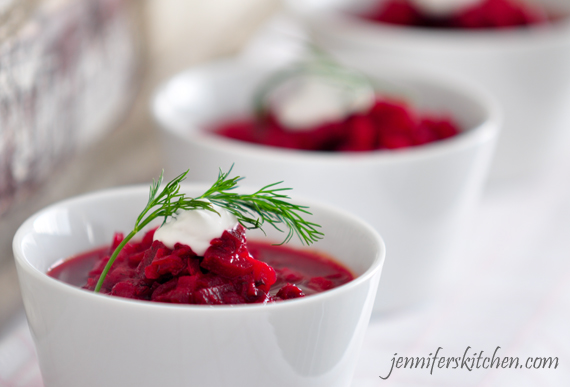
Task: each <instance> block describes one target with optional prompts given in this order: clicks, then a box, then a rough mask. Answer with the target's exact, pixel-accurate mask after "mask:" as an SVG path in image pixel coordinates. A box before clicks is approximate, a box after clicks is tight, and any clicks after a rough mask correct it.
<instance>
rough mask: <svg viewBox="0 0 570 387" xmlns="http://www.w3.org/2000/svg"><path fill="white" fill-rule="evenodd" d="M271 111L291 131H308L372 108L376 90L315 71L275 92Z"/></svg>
mask: <svg viewBox="0 0 570 387" xmlns="http://www.w3.org/2000/svg"><path fill="white" fill-rule="evenodd" d="M270 100H271V110H272V111H273V112H274V113H275V115H276V116H277V119H278V120H279V122H280V123H281V124H282V125H284V126H285V127H286V128H287V129H289V130H291V131H304V130H307V129H310V128H312V127H315V126H317V125H319V124H323V123H326V122H335V121H340V120H342V119H344V118H346V117H347V116H349V115H350V114H353V113H357V112H364V111H367V110H368V109H370V107H371V106H372V104H373V102H374V89H373V88H372V87H371V86H368V85H348V84H346V83H342V82H338V81H335V80H333V79H328V78H325V77H322V76H319V75H315V74H305V75H302V76H297V77H294V78H291V79H290V80H288V81H286V82H284V83H283V84H281V85H280V86H278V87H277V88H276V90H274V91H273V92H272V95H271V97H270Z"/></svg>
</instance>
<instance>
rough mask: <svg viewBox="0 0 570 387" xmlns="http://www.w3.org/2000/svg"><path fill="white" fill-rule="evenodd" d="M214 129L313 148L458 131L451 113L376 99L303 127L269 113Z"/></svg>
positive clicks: (382, 143) (376, 145) (426, 138)
mask: <svg viewBox="0 0 570 387" xmlns="http://www.w3.org/2000/svg"><path fill="white" fill-rule="evenodd" d="M214 132H215V133H217V134H219V135H221V136H225V137H229V138H232V139H235V140H240V141H245V142H252V143H256V144H263V145H269V146H275V147H281V148H292V149H301V150H312V151H347V152H348V151H352V152H355V151H371V150H376V149H396V148H406V147H411V146H416V145H422V144H426V143H429V142H433V141H438V140H443V139H445V138H448V137H452V136H455V135H456V134H458V133H459V127H458V125H457V124H456V123H455V122H454V121H453V120H452V119H451V118H450V117H443V118H438V117H432V116H424V117H418V116H417V115H416V114H414V113H413V112H412V110H411V109H410V108H408V106H406V105H405V104H404V103H401V102H396V101H387V100H377V101H376V102H375V103H374V105H373V107H372V108H371V109H370V110H369V111H368V112H366V113H360V114H353V115H351V116H349V117H347V118H346V119H345V120H344V121H342V122H328V123H323V124H322V125H320V126H317V127H314V128H309V129H308V130H304V131H290V130H288V129H287V128H286V127H284V126H283V125H281V124H280V123H279V121H278V120H277V119H276V117H275V116H274V115H273V114H271V113H269V114H267V116H265V117H264V118H263V119H261V120H255V119H253V118H249V119H244V120H239V121H236V120H234V121H229V122H224V123H221V124H219V125H218V126H216V127H215V128H214Z"/></svg>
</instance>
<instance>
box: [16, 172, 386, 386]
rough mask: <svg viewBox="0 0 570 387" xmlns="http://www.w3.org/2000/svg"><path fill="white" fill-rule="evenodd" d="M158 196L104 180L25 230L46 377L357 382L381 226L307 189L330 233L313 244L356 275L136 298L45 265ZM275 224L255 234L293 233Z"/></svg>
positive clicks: (105, 239)
mask: <svg viewBox="0 0 570 387" xmlns="http://www.w3.org/2000/svg"><path fill="white" fill-rule="evenodd" d="M212 176H214V177H215V176H217V175H216V174H214V175H211V176H210V180H213V179H212ZM271 181H274V180H271ZM211 182H212V181H210V184H211ZM208 187H209V185H208V186H190V185H187V186H183V188H182V191H184V192H186V193H187V194H190V195H192V196H198V195H200V194H201V193H203V192H204V190H205V189H206V188H208ZM244 192H251V191H244ZM147 201H148V186H139V187H126V188H119V189H114V190H107V191H100V192H95V193H92V194H87V195H83V196H80V197H76V198H72V199H68V200H65V201H62V202H60V203H56V204H54V205H52V206H50V207H48V208H46V209H44V210H43V211H40V212H39V213H37V214H35V215H33V216H32V217H31V218H30V219H28V220H27V221H26V222H25V223H24V224H23V225H22V226H21V227H20V229H19V230H18V232H17V233H16V236H15V237H14V244H13V247H14V256H15V259H16V266H17V269H18V277H19V279H20V285H21V289H22V297H23V300H24V306H25V308H26V315H27V317H28V323H29V326H30V330H31V332H32V336H33V339H34V343H35V345H36V350H37V353H38V359H39V364H40V368H41V372H42V377H43V381H44V385H45V387H79V386H81V387H101V386H108V387H112V386H139V387H155V386H169V387H188V386H200V387H220V386H251V387H264V386H278V387H290V386H303V387H329V386H335V387H346V386H348V385H349V384H350V380H351V378H352V374H353V372H354V367H355V365H356V361H357V360H358V352H359V351H360V347H361V345H362V340H363V338H364V333H365V330H366V327H367V326H368V321H369V319H370V313H371V311H372V306H373V302H374V297H375V295H376V289H377V285H378V280H379V278H380V272H381V270H382V264H383V262H384V256H385V249H384V244H383V242H382V240H381V238H380V236H379V235H378V233H377V232H375V231H374V230H373V229H372V228H371V227H370V226H369V225H368V224H366V223H364V222H363V221H362V220H360V219H358V218H356V217H354V216H352V215H350V214H347V213H346V212H343V211H339V210H337V209H334V208H331V207H328V206H324V205H322V204H315V203H311V202H306V201H302V200H301V201H296V202H298V203H302V204H305V205H309V206H310V207H311V209H312V211H313V212H314V216H313V217H311V221H314V222H317V223H319V224H321V225H322V230H323V232H324V233H325V235H326V238H325V239H323V240H321V241H319V242H318V244H317V245H315V246H314V248H315V249H316V250H317V251H322V252H324V253H326V254H328V255H331V256H334V257H335V258H336V259H337V260H338V261H339V262H341V263H343V264H344V265H346V266H347V267H348V268H349V269H351V270H352V272H353V273H354V274H355V277H356V278H355V279H354V280H352V281H351V282H349V283H347V284H345V285H342V286H340V287H338V288H335V289H332V290H329V291H326V292H323V293H319V294H316V295H312V296H309V297H305V298H302V299H297V300H288V301H284V302H276V303H272V304H266V305H263V304H255V305H251V304H250V305H231V306H228V305H222V306H213V307H212V306H204V305H174V304H163V303H156V302H148V301H138V300H128V299H124V298H121V297H114V296H106V295H100V294H95V293H93V292H90V291H86V290H82V289H79V288H77V287H74V286H71V285H68V284H65V283H63V282H60V281H58V280H56V279H54V278H51V277H48V276H47V275H46V271H47V270H48V269H49V268H50V267H51V266H52V265H54V264H55V263H56V262H58V261H60V260H62V259H65V258H69V257H71V256H74V255H77V254H79V253H82V252H85V251H89V250H93V249H95V248H98V247H101V246H104V245H108V244H109V243H110V241H111V240H112V238H113V234H114V233H115V232H116V231H124V232H128V231H129V230H131V229H132V227H133V225H134V221H135V219H136V217H137V216H138V214H139V213H140V211H141V210H142V209H143V208H144V206H145V205H146V203H147ZM266 232H267V237H265V236H264V234H263V233H262V232H261V231H259V230H256V231H251V232H248V235H247V237H248V239H258V240H268V241H273V242H276V243H278V242H280V241H282V240H283V234H282V233H280V232H278V231H276V230H274V229H272V228H267V230H266ZM291 243H292V244H294V245H297V246H298V247H299V245H300V243H299V242H298V240H294V241H292V242H291Z"/></svg>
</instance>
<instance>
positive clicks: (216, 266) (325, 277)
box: [48, 225, 353, 305]
mask: <svg viewBox="0 0 570 387" xmlns="http://www.w3.org/2000/svg"><path fill="white" fill-rule="evenodd" d="M153 235H154V230H152V231H149V232H148V233H146V234H145V236H144V237H143V239H142V240H141V241H140V242H130V243H128V244H127V245H126V246H125V247H124V248H123V250H122V251H121V253H120V254H119V256H118V257H117V259H116V260H115V262H114V264H113V266H112V268H111V270H110V271H109V273H108V274H107V276H106V278H105V281H104V283H103V287H102V288H101V293H105V294H111V295H114V296H119V297H125V298H133V299H138V300H148V301H155V302H167V303H177V304H209V305H216V304H244V303H266V302H272V301H279V300H288V299H292V298H298V297H304V296H305V295H310V294H313V293H318V292H322V291H325V290H328V289H331V288H334V287H337V286H340V285H342V284H344V283H347V282H349V281H350V280H352V279H353V276H352V274H351V273H350V271H348V270H347V269H345V268H344V267H343V266H341V265H339V264H337V263H335V262H333V261H332V260H329V259H326V258H324V257H321V256H319V255H317V254H315V253H309V252H304V251H298V250H294V249H290V248H287V247H283V246H271V245H267V244H263V243H251V242H250V243H249V245H250V246H251V249H249V250H248V244H246V238H245V228H244V227H242V226H241V225H238V226H237V227H236V228H235V229H233V230H231V231H225V232H224V233H223V234H222V236H221V237H220V238H216V239H213V240H212V241H211V242H210V247H209V248H208V249H207V250H206V252H205V253H204V256H203V257H199V256H197V255H196V254H195V253H194V252H193V251H192V249H191V248H190V247H188V246H186V245H183V244H180V243H177V244H176V245H175V246H174V249H169V248H168V247H166V246H165V245H164V244H163V243H162V242H160V241H154V242H153ZM122 240H123V234H121V233H117V234H115V237H114V238H113V242H112V245H111V246H110V247H106V248H103V249H98V250H95V251H92V252H89V253H85V254H82V255H80V256H77V257H74V258H72V259H70V260H67V261H65V262H63V263H62V264H60V265H58V266H56V267H54V268H52V269H51V270H50V271H49V272H48V275H50V276H52V277H54V278H57V279H61V280H63V281H65V282H68V283H70V284H73V285H78V286H82V287H83V288H85V289H88V290H93V289H94V288H95V285H96V284H97V280H98V279H99V276H100V275H101V272H102V271H103V269H104V267H105V265H106V263H107V262H108V260H109V256H110V254H112V252H113V250H114V248H115V247H116V246H117V245H118V244H119V243H121V241H122ZM250 251H251V253H250ZM254 256H255V258H254ZM256 258H257V259H256ZM86 262H87V263H86ZM270 265H271V266H270ZM85 266H90V267H91V268H92V269H91V270H90V271H89V272H88V274H87V276H86V277H87V278H86V279H85V274H84V273H85V272H86V271H87V270H89V269H82V268H83V267H85ZM272 266H274V267H275V269H274V268H273V267H272ZM82 270H85V271H83V273H81V271H82ZM85 282H86V284H85Z"/></svg>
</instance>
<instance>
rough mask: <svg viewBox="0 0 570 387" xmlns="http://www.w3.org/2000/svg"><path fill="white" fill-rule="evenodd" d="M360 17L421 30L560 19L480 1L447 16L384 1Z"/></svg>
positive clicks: (520, 5)
mask: <svg viewBox="0 0 570 387" xmlns="http://www.w3.org/2000/svg"><path fill="white" fill-rule="evenodd" d="M361 16H362V17H363V18H365V19H368V20H371V21H374V22H379V23H387V24H396V25H403V26H412V27H424V28H455V29H498V28H510V27H521V26H529V25H537V24H544V23H548V22H551V21H555V20H558V19H560V18H561V16H560V15H554V14H548V13H547V12H546V10H545V9H544V8H543V7H542V6H540V5H539V4H536V3H531V2H529V1H524V0H481V1H479V2H476V3H474V4H470V5H466V6H464V7H463V8H459V9H457V10H455V11H451V12H449V13H447V14H443V15H440V14H432V13H429V12H426V11H425V10H423V9H422V8H421V7H419V6H418V5H417V4H416V3H414V2H413V1H411V0H387V1H381V2H378V4H377V5H376V6H375V7H374V8H373V9H372V10H370V11H369V12H368V13H366V14H364V15H361Z"/></svg>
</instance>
